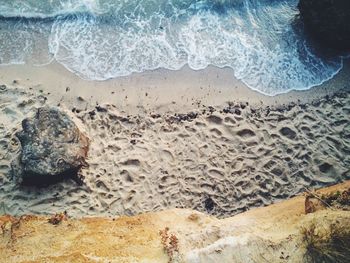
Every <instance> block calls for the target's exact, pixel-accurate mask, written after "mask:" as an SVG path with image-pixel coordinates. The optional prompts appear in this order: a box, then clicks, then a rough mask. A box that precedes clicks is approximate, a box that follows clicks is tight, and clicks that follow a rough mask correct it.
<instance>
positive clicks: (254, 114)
mask: <svg viewBox="0 0 350 263" xmlns="http://www.w3.org/2000/svg"><path fill="white" fill-rule="evenodd" d="M47 104H49V105H56V106H57V105H58V107H59V108H61V109H64V110H66V111H67V112H69V114H70V115H71V116H72V117H73V118H74V120H76V123H77V125H79V127H80V128H81V129H82V130H83V131H84V132H85V133H86V134H87V136H88V137H89V138H90V139H91V146H90V150H89V153H88V159H87V162H88V164H89V167H88V168H84V169H83V170H82V171H81V173H82V175H83V176H84V177H85V181H84V184H83V185H81V186H80V185H78V184H76V183H75V182H73V181H71V180H68V181H64V182H61V183H58V184H55V185H52V186H49V187H46V188H30V187H24V186H21V185H20V184H18V180H19V178H17V175H16V173H11V162H14V161H15V160H16V159H17V158H18V154H19V151H20V148H19V143H18V141H17V139H16V138H15V136H14V134H15V132H16V131H17V130H18V129H19V128H20V123H21V121H22V119H24V118H25V117H28V116H30V115H33V114H34V113H35V109H36V108H37V107H40V106H43V105H47ZM349 105H350V95H349V93H346V92H345V93H339V94H336V95H334V96H332V97H325V98H323V99H319V100H316V101H314V102H313V103H309V104H304V103H303V104H299V103H298V102H296V103H290V104H288V105H281V106H271V107H267V106H256V105H250V104H249V103H246V102H244V101H241V102H236V103H232V104H230V105H228V104H225V105H221V106H218V107H215V108H214V107H208V106H203V105H200V104H199V105H193V106H192V108H193V111H190V112H188V111H186V112H182V113H183V114H179V113H178V114H174V113H171V114H167V113H161V114H158V113H157V112H156V111H144V112H143V113H140V114H134V115H128V114H126V113H124V112H122V111H120V110H119V109H118V108H117V107H115V106H113V105H110V104H101V105H98V106H96V105H95V104H91V103H89V102H87V101H86V100H85V99H84V98H79V97H76V99H75V100H74V101H73V102H72V101H64V100H61V101H59V100H55V98H53V96H51V95H50V94H47V93H45V94H44V93H40V92H38V91H34V90H30V89H28V87H21V85H18V84H13V85H7V86H2V89H1V91H0V202H1V203H0V209H1V210H0V211H2V210H4V211H5V212H7V213H10V214H13V215H21V214H28V213H34V214H48V213H54V212H57V211H63V210H67V211H68V214H69V215H71V216H73V217H80V216H86V215H98V216H109V215H112V216H114V215H134V214H137V213H141V212H149V211H160V210H164V209H169V208H189V209H195V210H197V211H201V212H208V213H210V214H212V215H215V216H218V217H228V216H231V215H234V214H237V213H239V212H242V211H245V210H247V209H248V208H251V207H258V206H263V205H268V204H271V203H274V202H277V201H280V200H283V199H286V198H288V197H290V196H294V195H296V194H298V193H300V192H302V191H303V190H304V187H307V188H314V187H320V186H325V185H330V184H334V183H337V182H341V181H343V180H346V179H349V178H350V171H349V169H350V119H349V114H350V106H349ZM163 106H164V105H163ZM14 167H15V166H14Z"/></svg>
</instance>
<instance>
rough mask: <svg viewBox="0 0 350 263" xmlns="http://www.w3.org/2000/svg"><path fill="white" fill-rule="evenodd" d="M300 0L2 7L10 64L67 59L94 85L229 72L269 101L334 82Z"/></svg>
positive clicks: (1, 38) (338, 63) (31, 2)
mask: <svg viewBox="0 0 350 263" xmlns="http://www.w3.org/2000/svg"><path fill="white" fill-rule="evenodd" d="M297 3H298V0H284V1H283V0H201V1H199V0H1V2H0V65H9V64H23V63H30V64H33V65H36V66H43V65H46V64H48V63H51V62H52V61H54V60H55V61H57V62H58V63H60V64H62V65H63V66H64V67H66V68H67V69H68V70H69V71H71V72H73V73H75V74H77V75H78V76H80V77H81V78H83V79H87V80H99V81H101V80H106V79H110V78H117V77H120V76H127V75H130V74H132V73H135V72H145V71H149V70H154V69H158V68H165V69H170V70H178V69H180V68H181V67H183V66H184V65H188V66H189V67H190V68H192V69H194V70H200V69H204V68H206V67H207V66H208V65H214V66H217V67H229V68H232V69H233V72H234V75H235V77H237V78H238V79H240V80H242V81H243V82H244V83H245V84H247V85H248V86H249V87H250V88H252V89H254V90H257V91H259V92H261V93H264V94H267V95H275V94H279V93H285V92H287V91H289V90H292V89H294V90H304V89H308V88H310V87H312V86H315V85H318V84H321V83H322V82H324V81H325V80H328V79H330V78H332V77H333V76H334V75H335V74H336V73H337V72H338V71H339V70H340V69H341V68H342V59H341V57H325V56H320V55H318V54H317V52H316V51H315V50H314V48H313V47H312V45H311V44H310V43H309V42H308V41H307V40H306V38H305V36H304V34H303V30H302V27H301V26H300V23H298V10H297V8H296V6H297Z"/></svg>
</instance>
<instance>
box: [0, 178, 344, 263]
mask: <svg viewBox="0 0 350 263" xmlns="http://www.w3.org/2000/svg"><path fill="white" fill-rule="evenodd" d="M349 187H350V182H349V181H348V182H346V183H344V184H341V185H336V186H334V187H331V188H328V189H322V191H321V192H320V193H330V192H334V191H342V190H344V189H349ZM304 202H305V197H304V196H298V197H295V198H292V199H290V200H286V201H283V202H281V203H279V204H275V205H271V206H268V207H263V208H257V209H252V210H251V211H248V212H245V213H242V214H239V215H237V216H234V217H231V218H226V219H221V220H219V219H217V218H214V217H210V216H208V215H206V214H202V213H199V212H196V211H192V210H188V209H172V210H166V211H162V212H156V213H147V214H142V215H138V216H133V217H126V216H122V217H118V218H101V217H94V218H84V219H80V220H78V219H71V218H68V219H66V220H63V221H61V222H60V223H58V224H57V225H52V224H51V223H49V222H48V221H49V219H50V217H43V216H33V215H27V216H23V217H21V218H14V217H10V216H0V261H1V262H118V263H120V262H152V263H155V262H164V263H165V262H171V263H175V262H189V263H190V262H191V263H197V262H203V263H204V262H237V263H250V262H252V263H255V262H281V263H282V262H289V263H292V262H295V263H300V262H308V261H305V257H304V255H305V254H306V251H307V244H306V242H305V240H304V234H303V233H304V230H305V229H308V230H310V229H312V226H315V227H316V228H315V229H316V231H317V233H318V235H320V236H321V235H322V233H323V232H324V231H329V229H335V226H337V227H339V226H344V225H345V226H348V223H349V222H350V212H349V211H341V210H334V209H323V210H318V211H316V212H314V213H312V214H307V215H305V213H304ZM166 228H168V229H169V230H168V237H166V236H165V235H164V234H163V235H160V231H163V233H164V230H165V229H166ZM347 233H349V231H347ZM171 235H174V236H175V237H176V239H177V242H176V243H175V244H176V245H169V244H168V242H169V239H170V236H171ZM162 237H163V238H165V241H166V242H165V243H162V241H161V240H162ZM164 244H165V246H164ZM164 248H167V249H164ZM169 255H171V257H172V259H170V257H169ZM338 259H339V262H345V261H340V258H338Z"/></svg>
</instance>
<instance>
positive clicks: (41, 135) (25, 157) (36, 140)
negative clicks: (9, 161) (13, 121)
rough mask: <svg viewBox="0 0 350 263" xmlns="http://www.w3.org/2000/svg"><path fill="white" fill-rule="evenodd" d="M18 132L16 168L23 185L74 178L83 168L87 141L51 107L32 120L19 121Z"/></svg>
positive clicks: (76, 128)
mask: <svg viewBox="0 0 350 263" xmlns="http://www.w3.org/2000/svg"><path fill="white" fill-rule="evenodd" d="M22 129H23V130H22V131H20V132H17V133H16V136H17V137H18V139H19V141H20V143H21V146H22V151H21V155H20V160H19V165H20V167H21V173H22V178H23V183H25V184H31V185H39V184H46V183H54V182H57V181H58V180H61V179H62V178H65V177H73V178H74V177H75V178H77V174H78V171H79V169H80V168H81V167H83V166H85V165H86V161H85V158H86V157H87V152H88V148H89V139H88V138H87V137H86V136H85V135H84V134H83V133H82V132H81V131H80V130H79V129H78V127H77V126H76V124H75V123H74V122H73V121H72V119H71V118H70V117H69V116H68V115H67V114H66V113H64V112H62V111H60V110H59V109H57V108H53V107H43V108H39V109H38V110H37V112H36V114H35V116H34V117H32V118H26V119H24V120H23V121H22Z"/></svg>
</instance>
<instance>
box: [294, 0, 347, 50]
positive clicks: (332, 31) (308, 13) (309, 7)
mask: <svg viewBox="0 0 350 263" xmlns="http://www.w3.org/2000/svg"><path fill="white" fill-rule="evenodd" d="M298 8H299V10H300V16H301V18H302V20H303V22H304V25H305V29H306V31H307V32H308V33H309V35H310V36H312V37H313V38H314V39H315V40H317V41H318V42H319V43H320V44H321V45H323V46H326V47H329V48H333V49H336V50H339V51H345V52H346V51H350V1H349V0H299V4H298Z"/></svg>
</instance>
